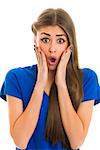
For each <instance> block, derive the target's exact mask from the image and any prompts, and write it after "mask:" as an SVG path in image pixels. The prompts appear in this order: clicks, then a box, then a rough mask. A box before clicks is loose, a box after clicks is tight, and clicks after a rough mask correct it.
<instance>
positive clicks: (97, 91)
mask: <svg viewBox="0 0 100 150" xmlns="http://www.w3.org/2000/svg"><path fill="white" fill-rule="evenodd" d="M89 100H95V102H94V105H96V104H98V103H100V86H99V83H98V78H97V75H96V73H95V72H94V71H93V70H91V69H88V68H87V69H84V74H83V99H82V102H84V101H89Z"/></svg>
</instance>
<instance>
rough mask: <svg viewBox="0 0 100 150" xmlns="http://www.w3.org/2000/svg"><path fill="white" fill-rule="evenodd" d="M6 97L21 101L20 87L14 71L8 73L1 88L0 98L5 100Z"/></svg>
mask: <svg viewBox="0 0 100 150" xmlns="http://www.w3.org/2000/svg"><path fill="white" fill-rule="evenodd" d="M6 95H10V96H14V97H17V98H19V99H21V100H22V94H21V90H20V85H19V83H18V80H17V76H16V69H12V70H10V71H8V73H7V74H6V77H5V80H4V82H3V85H2V87H1V91H0V97H1V98H2V99H4V100H6Z"/></svg>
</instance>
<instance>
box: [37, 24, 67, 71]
mask: <svg viewBox="0 0 100 150" xmlns="http://www.w3.org/2000/svg"><path fill="white" fill-rule="evenodd" d="M34 42H35V43H36V45H37V46H39V47H40V48H41V50H42V51H43V52H44V53H45V56H46V60H47V65H48V68H49V69H50V70H55V68H56V67H57V64H58V63H59V61H60V58H61V55H62V53H63V51H64V50H65V49H67V47H68V39H67V36H66V33H65V32H64V31H63V30H62V29H61V28H60V27H59V26H48V27H43V28H41V29H40V30H38V31H37V36H36V37H34ZM49 56H54V57H56V58H57V60H56V63H55V64H54V65H51V64H50V63H49V61H48V57H49Z"/></svg>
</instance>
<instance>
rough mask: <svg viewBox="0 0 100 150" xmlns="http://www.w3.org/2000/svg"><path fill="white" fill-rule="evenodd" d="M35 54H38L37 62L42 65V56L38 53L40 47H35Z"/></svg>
mask: <svg viewBox="0 0 100 150" xmlns="http://www.w3.org/2000/svg"><path fill="white" fill-rule="evenodd" d="M35 53H36V57H37V61H38V63H39V64H40V63H41V54H40V52H39V51H38V47H35Z"/></svg>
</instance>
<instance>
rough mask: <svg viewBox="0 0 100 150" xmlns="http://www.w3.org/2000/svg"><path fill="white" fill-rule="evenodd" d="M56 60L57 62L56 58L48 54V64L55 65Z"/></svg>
mask: <svg viewBox="0 0 100 150" xmlns="http://www.w3.org/2000/svg"><path fill="white" fill-rule="evenodd" d="M56 62H57V58H56V57H52V56H50V57H49V58H48V63H49V64H50V65H55V64H56Z"/></svg>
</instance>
